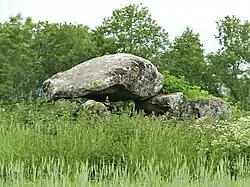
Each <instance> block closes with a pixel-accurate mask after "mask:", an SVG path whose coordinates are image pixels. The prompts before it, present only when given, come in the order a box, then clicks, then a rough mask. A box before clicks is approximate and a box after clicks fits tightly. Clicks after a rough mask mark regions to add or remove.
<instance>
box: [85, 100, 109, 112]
mask: <svg viewBox="0 0 250 187" xmlns="http://www.w3.org/2000/svg"><path fill="white" fill-rule="evenodd" d="M82 108H83V109H84V110H87V111H88V112H89V113H91V114H98V115H104V114H108V109H107V107H106V106H105V105H104V104H103V103H101V102H96V101H94V100H87V101H86V102H85V103H83V104H82Z"/></svg>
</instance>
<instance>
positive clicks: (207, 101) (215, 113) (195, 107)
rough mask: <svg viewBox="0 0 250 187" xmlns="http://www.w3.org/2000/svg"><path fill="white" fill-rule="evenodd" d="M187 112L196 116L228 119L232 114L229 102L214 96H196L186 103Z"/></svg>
mask: <svg viewBox="0 0 250 187" xmlns="http://www.w3.org/2000/svg"><path fill="white" fill-rule="evenodd" d="M187 110H188V114H190V115H194V116H195V117H196V118H201V117H207V116H212V117H216V118H222V119H228V118H230V117H231V115H232V108H231V106H230V104H228V103H227V102H225V101H223V100H222V99H219V98H216V97H210V98H198V99H193V100H190V101H189V102H188V103H187Z"/></svg>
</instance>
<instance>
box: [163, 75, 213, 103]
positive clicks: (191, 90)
mask: <svg viewBox="0 0 250 187" xmlns="http://www.w3.org/2000/svg"><path fill="white" fill-rule="evenodd" d="M163 76H164V85H163V93H173V92H183V93H184V94H185V95H186V96H187V97H188V98H190V99H194V98H200V97H208V96H211V95H210V94H209V92H208V91H205V90H202V89H201V87H200V86H191V85H190V84H189V83H188V82H187V81H186V80H185V77H184V76H181V77H179V78H177V77H175V76H173V75H170V73H169V71H164V72H163Z"/></svg>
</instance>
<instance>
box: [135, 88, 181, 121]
mask: <svg viewBox="0 0 250 187" xmlns="http://www.w3.org/2000/svg"><path fill="white" fill-rule="evenodd" d="M183 104H184V95H183V93H181V92H178V93H172V94H160V95H157V96H154V97H152V98H149V99H147V100H144V101H137V102H136V103H135V108H136V110H141V111H144V112H145V113H147V114H150V113H154V114H157V115H162V114H167V115H168V116H176V117H178V116H180V115H181V113H182V110H183Z"/></svg>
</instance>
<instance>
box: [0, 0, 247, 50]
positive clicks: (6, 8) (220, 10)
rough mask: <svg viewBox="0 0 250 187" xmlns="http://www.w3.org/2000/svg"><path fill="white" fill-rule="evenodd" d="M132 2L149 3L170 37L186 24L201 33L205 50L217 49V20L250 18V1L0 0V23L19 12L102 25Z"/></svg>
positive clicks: (53, 20) (36, 18)
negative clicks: (215, 36)
mask: <svg viewBox="0 0 250 187" xmlns="http://www.w3.org/2000/svg"><path fill="white" fill-rule="evenodd" d="M131 3H135V4H139V3H143V4H144V5H145V6H148V8H149V10H150V12H151V13H152V17H153V19H155V20H156V21H157V23H158V24H159V25H160V26H162V27H163V28H165V29H166V31H167V32H168V33H169V35H170V39H173V38H174V37H176V36H179V35H180V34H181V33H182V32H183V30H184V29H185V27H186V26H191V27H192V28H193V29H194V31H195V32H198V33H200V36H201V41H202V43H203V44H204V48H205V50H206V52H212V51H216V50H217V48H218V42H217V41H216V40H215V39H214V34H216V33H217V32H216V24H215V22H216V21H218V20H219V19H222V18H223V17H224V16H226V15H235V16H236V17H238V18H240V19H241V20H250V0H206V1H205V0H40V1H39V0H0V22H2V21H6V20H8V17H9V16H11V15H12V16H14V15H16V14H17V13H18V12H20V13H21V14H22V15H23V16H24V17H27V16H31V17H32V18H33V20H34V21H38V20H43V21H44V20H48V21H51V22H64V21H66V22H72V23H80V24H85V25H88V26H89V27H91V28H94V27H95V26H97V25H99V24H101V22H102V20H103V18H104V17H108V16H111V14H112V10H114V9H115V8H120V7H121V6H124V5H128V4H131Z"/></svg>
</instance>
